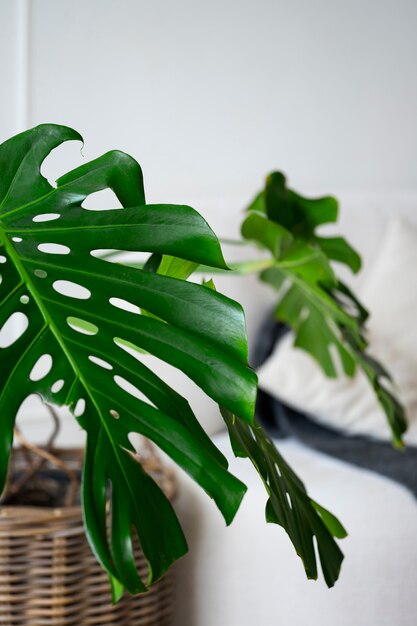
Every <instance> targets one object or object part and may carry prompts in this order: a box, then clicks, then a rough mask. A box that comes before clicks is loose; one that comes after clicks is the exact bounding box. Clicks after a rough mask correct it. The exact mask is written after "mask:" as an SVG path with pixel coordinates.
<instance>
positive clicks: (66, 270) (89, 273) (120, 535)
mask: <svg viewBox="0 0 417 626" xmlns="http://www.w3.org/2000/svg"><path fill="white" fill-rule="evenodd" d="M70 139H77V140H81V137H80V135H79V134H78V133H76V132H75V131H73V130H71V129H69V128H65V127H62V126H55V125H44V126H39V127H37V128H34V129H32V130H30V131H27V132H25V133H22V134H20V135H17V136H16V137H14V138H12V139H11V140H9V141H7V142H5V143H3V144H2V145H1V146H0V240H1V241H0V244H1V251H0V254H1V258H0V260H1V261H2V265H1V268H0V272H1V277H2V282H1V285H0V324H1V326H2V327H3V325H4V324H5V323H6V322H7V320H8V319H9V318H10V317H11V316H12V315H13V314H15V313H20V314H21V315H22V316H24V317H25V320H26V323H27V328H26V329H25V330H24V331H23V332H22V333H21V335H20V336H19V337H18V338H15V340H14V341H13V342H12V343H11V345H5V346H4V347H3V348H2V349H0V367H1V368H2V369H1V371H2V379H1V381H0V414H1V415H2V416H3V419H2V421H1V423H0V482H1V484H2V485H4V481H5V478H6V473H7V465H8V458H9V454H10V448H11V444H12V439H13V425H14V420H15V415H16V412H17V410H18V408H19V406H20V404H21V403H22V401H23V400H24V399H25V398H26V397H27V396H28V395H29V394H31V393H33V392H37V393H38V394H40V395H41V396H42V397H43V398H44V399H45V400H46V401H48V402H52V403H55V404H58V405H63V404H66V405H69V406H70V408H71V410H72V411H73V412H74V413H75V415H76V417H77V419H78V421H79V423H80V424H81V426H82V427H83V428H84V429H85V430H86V432H87V448H86V458H85V465H84V472H83V486H82V493H83V509H84V518H85V525H86V532H87V535H88V538H89V541H90V543H91V546H92V549H93V551H94V553H95V554H96V556H97V558H98V560H99V561H100V563H101V564H102V565H103V567H105V569H106V570H107V571H108V572H109V574H110V577H111V580H112V587H113V589H114V597H115V598H116V597H117V596H119V595H120V593H121V585H120V583H121V584H122V585H123V586H125V587H126V588H127V589H128V590H129V591H130V592H132V593H134V592H138V591H145V590H146V587H147V585H148V584H150V583H152V582H153V581H154V580H156V579H158V578H159V577H160V576H161V575H162V574H163V573H164V572H165V571H166V569H167V568H168V567H169V566H170V564H171V563H172V562H173V561H174V560H175V559H177V558H179V557H180V556H181V555H183V554H184V552H185V551H186V549H187V546H186V542H185V539H184V535H183V533H182V530H181V528H180V526H179V523H178V521H177V519H176V516H175V513H174V511H173V509H172V506H171V504H170V503H169V501H168V500H167V499H166V497H165V496H164V494H163V493H162V491H161V490H160V489H159V487H158V486H157V485H156V483H155V482H154V481H153V479H152V478H151V477H150V476H148V475H147V474H146V473H145V472H144V471H143V469H142V467H141V465H140V464H139V463H138V461H137V460H136V459H135V458H134V457H133V456H132V452H133V448H132V445H131V443H130V441H129V434H130V433H132V432H135V433H140V434H142V435H144V436H146V437H149V438H150V439H151V440H152V441H154V442H155V443H156V444H157V445H158V446H159V447H160V448H162V449H163V450H164V451H165V452H167V453H168V454H169V455H170V456H171V457H172V458H173V459H174V461H176V463H178V464H179V465H180V466H181V467H183V468H184V470H185V471H187V472H188V473H189V474H190V475H191V476H192V477H193V478H194V479H195V480H196V481H197V482H198V483H199V484H200V485H201V486H202V487H203V489H205V491H206V492H207V493H208V494H209V496H211V497H212V498H213V499H214V500H215V502H216V504H217V506H218V507H219V509H220V510H221V512H222V514H223V516H224V518H225V520H226V522H227V523H230V521H231V520H232V519H233V516H234V514H235V513H236V510H237V508H238V506H239V503H240V501H241V498H242V497H243V494H244V492H245V489H246V487H245V486H244V485H243V484H242V483H241V482H240V481H239V480H237V479H236V478H235V477H233V476H232V475H231V474H229V472H228V471H227V462H226V459H225V458H224V457H223V455H222V454H221V453H220V452H219V451H218V450H217V448H216V447H215V446H214V444H213V443H212V442H211V440H210V439H209V438H208V437H207V435H206V434H205V432H204V431H203V429H202V428H201V426H200V424H199V422H198V421H197V419H196V417H195V416H194V414H193V412H192V410H191V408H190V406H189V405H188V403H187V401H186V400H185V399H184V398H183V397H182V396H181V395H179V394H178V393H177V392H175V391H173V390H172V389H171V388H170V387H169V386H168V385H167V384H166V383H165V382H164V381H163V380H161V379H160V378H159V377H158V376H157V375H156V374H155V373H154V372H152V371H151V370H150V369H149V368H148V367H147V366H146V365H145V364H144V363H142V362H141V354H142V353H143V351H146V352H148V353H150V354H153V355H155V356H157V357H159V358H160V359H162V360H164V361H165V362H167V363H170V364H171V365H174V366H175V367H177V368H179V369H181V370H182V371H183V372H185V373H186V374H187V375H188V376H189V377H190V378H191V379H192V380H193V381H195V382H196V383H197V385H199V386H200V387H201V388H202V389H203V390H204V391H206V393H207V394H208V395H210V396H211V397H212V398H213V399H215V400H216V401H217V402H219V403H221V404H222V405H224V406H226V407H228V409H230V410H231V411H233V412H235V413H236V414H237V415H238V416H239V417H240V418H241V419H243V420H246V421H248V422H250V421H251V420H252V415H253V406H254V400H255V394H256V376H255V374H254V373H253V372H252V371H251V370H250V368H249V367H248V365H247V340H246V330H245V322H244V316H243V312H242V310H241V308H240V306H239V305H237V304H236V303H235V302H233V301H232V300H230V299H228V298H226V297H224V296H222V295H221V294H219V293H217V292H215V291H213V290H211V289H207V288H206V287H205V286H204V285H198V284H192V283H187V282H185V281H184V280H181V278H184V277H185V275H186V274H187V273H188V271H189V270H190V269H191V267H192V266H194V265H196V264H200V263H202V264H204V265H207V266H209V267H215V268H225V267H226V265H225V262H224V259H223V256H222V253H221V249H220V246H219V243H218V240H217V238H216V236H215V235H214V233H213V231H212V230H211V229H210V228H209V226H208V225H207V223H206V222H205V220H204V219H203V218H202V217H201V216H200V215H199V214H198V213H197V212H196V211H194V210H193V209H191V208H190V207H187V206H175V205H146V204H145V196H144V191H143V182H142V173H141V169H140V167H139V165H138V163H137V162H136V161H135V160H134V159H132V158H131V157H129V156H128V155H126V154H124V153H122V152H118V151H113V152H109V153H107V154H105V155H103V156H102V157H100V158H98V159H96V160H94V161H91V162H89V163H86V164H84V165H82V166H81V167H79V168H76V169H75V170H73V171H71V172H69V173H68V174H66V175H65V176H62V177H61V178H60V179H59V180H58V181H57V185H56V187H52V186H51V185H50V184H49V183H48V182H47V181H46V180H45V179H44V178H43V176H42V175H41V174H40V167H41V164H42V162H43V160H44V159H45V157H46V156H47V155H48V154H49V152H50V151H51V150H52V149H53V148H54V147H56V146H58V145H59V144H60V143H62V142H63V141H66V140H70ZM105 188H111V189H112V190H113V191H114V192H115V194H116V196H117V197H118V199H119V200H120V202H121V204H122V205H123V208H121V209H109V210H94V211H90V210H88V209H85V208H83V203H84V201H85V199H86V198H87V197H88V195H89V194H91V193H94V192H97V191H99V190H101V189H105ZM98 250H100V251H102V250H120V251H134V252H136V251H138V252H147V253H150V254H151V257H150V259H151V260H150V262H149V264H148V266H145V267H144V268H143V269H134V268H132V267H126V266H123V265H121V264H118V263H111V262H110V259H109V260H108V261H106V260H104V259H100V258H96V256H97V254H96V252H97V251H98ZM168 257H175V258H179V259H182V260H183V263H181V262H179V261H169V259H168ZM161 260H162V269H161V273H155V270H157V269H158V268H160V267H161ZM164 260H165V261H164ZM164 262H165V263H168V262H169V263H170V264H171V263H172V265H170V268H171V269H170V271H172V273H174V274H175V275H176V276H177V277H176V278H175V277H172V276H169V275H163V273H164V271H163V263H164ZM166 273H167V274H169V271H168V272H166ZM141 310H144V311H147V312H149V314H150V315H151V316H152V317H148V316H145V315H142V314H141ZM45 354H48V355H50V358H51V360H52V367H51V369H50V371H48V373H44V376H43V377H42V378H41V380H35V379H34V378H35V377H34V376H33V375H31V373H32V370H33V368H34V366H35V364H36V363H37V361H38V360H39V358H40V357H42V356H43V355H45ZM108 501H110V511H111V532H110V536H109V537H108V536H107V531H106V503H107V502H108ZM132 532H134V533H136V534H137V536H138V539H139V542H140V545H141V548H142V550H143V552H144V555H145V557H146V559H147V561H148V564H149V579H148V580H147V581H144V580H142V579H141V578H140V576H139V574H138V572H137V571H136V567H135V562H134V556H133V550H132Z"/></svg>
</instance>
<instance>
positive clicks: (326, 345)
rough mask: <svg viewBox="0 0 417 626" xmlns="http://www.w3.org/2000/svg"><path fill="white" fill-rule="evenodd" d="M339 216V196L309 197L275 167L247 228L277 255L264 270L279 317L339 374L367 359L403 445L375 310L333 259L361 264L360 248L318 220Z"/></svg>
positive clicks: (401, 417) (402, 422)
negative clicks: (375, 350)
mask: <svg viewBox="0 0 417 626" xmlns="http://www.w3.org/2000/svg"><path fill="white" fill-rule="evenodd" d="M337 216H338V204H337V201H336V200H335V198H333V197H323V198H318V199H314V200H311V199H308V198H303V197H302V196H300V195H299V194H297V193H295V192H294V191H292V190H291V189H289V188H288V187H287V185H286V180H285V177H284V175H283V174H281V173H280V172H274V173H272V174H270V176H268V178H267V181H266V185H265V189H264V190H263V191H262V192H261V193H259V194H258V195H257V196H256V198H255V200H254V201H253V202H252V204H251V205H250V206H249V207H248V215H247V217H246V219H245V220H244V222H243V225H242V235H243V237H244V238H245V239H247V240H252V241H254V242H256V243H257V244H258V245H261V246H262V247H264V248H266V249H267V250H269V252H270V253H271V255H272V259H271V262H270V265H269V267H267V268H265V269H263V270H262V271H261V272H260V277H261V279H262V280H263V281H265V282H266V283H268V284H269V285H271V286H272V287H273V288H274V289H275V290H277V291H278V294H279V295H278V304H277V307H276V309H275V317H276V319H277V320H279V321H281V322H283V323H285V324H287V325H288V326H290V327H291V328H292V329H293V331H294V333H295V345H296V346H297V347H299V348H302V349H303V350H305V351H306V352H308V353H309V354H310V355H311V356H312V357H313V358H314V359H316V361H317V362H318V364H319V365H320V366H321V368H322V369H323V371H324V373H325V374H326V375H327V376H329V377H333V378H334V377H337V376H338V374H339V372H340V368H342V370H343V372H344V373H345V374H346V375H348V376H353V374H354V373H355V371H356V368H357V367H360V368H361V369H362V370H363V372H364V373H365V375H366V376H367V378H368V380H369V382H370V384H371V386H372V388H373V390H374V392H375V395H376V397H377V399H378V400H379V402H380V404H381V406H382V409H383V410H384V412H385V415H386V417H387V420H388V423H389V425H390V428H391V432H392V437H393V442H394V444H395V445H397V446H401V445H402V435H403V433H404V432H405V430H406V426H407V423H406V418H405V413H404V409H403V407H402V406H401V404H400V403H399V402H398V400H397V399H396V398H395V396H394V395H393V393H392V392H391V391H390V390H389V386H390V385H389V383H390V377H389V375H388V373H387V372H386V370H385V369H384V368H382V366H381V365H380V364H379V363H378V362H377V361H376V360H375V359H373V358H372V357H370V356H369V355H368V354H367V352H366V349H367V346H368V344H367V341H366V339H365V336H364V323H365V321H366V318H367V317H368V314H367V311H366V310H365V308H364V307H363V306H362V305H361V303H360V302H359V301H358V299H357V298H356V297H355V296H354V294H353V293H352V292H351V291H350V290H349V288H348V287H347V286H346V285H345V284H343V283H342V282H341V281H340V280H339V279H338V277H337V276H336V274H335V272H334V270H333V267H332V263H331V262H332V261H337V262H339V263H343V264H345V265H346V266H348V267H349V268H350V269H351V270H352V271H353V272H357V271H359V269H360V267H361V259H360V256H359V255H358V253H357V252H356V251H355V250H354V249H353V248H352V247H351V246H350V244H349V243H348V242H347V241H346V240H345V239H343V238H342V237H322V236H318V235H317V234H316V228H317V227H318V226H322V225H323V224H327V223H329V222H335V221H336V220H337ZM277 385H279V381H277Z"/></svg>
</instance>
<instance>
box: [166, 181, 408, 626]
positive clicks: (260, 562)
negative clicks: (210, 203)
mask: <svg viewBox="0 0 417 626" xmlns="http://www.w3.org/2000/svg"><path fill="white" fill-rule="evenodd" d="M392 215H402V216H404V217H406V218H407V219H408V220H412V221H413V222H414V223H416V222H417V197H416V195H415V194H413V193H406V192H404V193H402V194H386V195H384V196H380V195H378V194H359V193H358V194H354V195H352V194H350V195H345V197H343V195H342V214H341V221H340V225H339V226H338V227H337V228H335V229H334V230H335V231H338V232H340V233H343V234H344V235H345V236H347V237H348V238H349V239H350V240H351V241H352V242H353V243H354V244H356V246H357V248H358V249H359V251H360V252H361V253H362V254H363V258H364V264H365V270H364V272H363V274H364V275H365V274H366V269H368V270H369V267H370V266H371V265H372V260H373V257H374V254H375V250H376V247H377V245H378V241H379V240H380V238H381V235H382V232H383V229H384V226H385V224H386V222H387V219H388V218H389V217H390V216H392ZM411 271H415V268H413V269H412V270H411ZM235 280H236V279H235ZM360 280H361V278H360V277H359V278H357V279H355V280H353V281H351V282H353V283H356V285H358V283H360ZM238 281H241V282H240V285H239V282H238ZM238 281H237V282H235V283H234V284H233V285H232V283H231V279H230V278H228V279H227V283H225V286H224V287H223V291H228V292H229V293H230V286H231V285H232V287H233V296H234V297H236V298H238V299H240V301H241V302H242V303H243V304H244V306H245V309H246V311H247V315H248V321H249V328H250V333H251V335H252V337H251V338H252V339H254V335H255V334H256V332H257V329H258V328H259V323H260V321H261V318H262V316H263V315H264V314H265V311H266V310H268V307H269V306H270V303H271V301H272V300H271V299H270V294H269V293H267V292H266V291H264V290H263V288H261V287H259V286H258V285H256V284H255V283H254V282H253V280H251V282H247V279H238ZM248 284H250V285H251V289H248ZM221 288H222V285H221ZM387 288H389V286H387ZM255 294H256V295H255ZM263 297H264V302H265V307H263V306H261V304H260V302H262V298H263ZM393 323H395V321H393ZM388 365H389V364H388ZM206 424H207V425H208V427H209V428H211V430H212V431H216V430H218V428H219V424H220V422H219V421H217V418H215V419H214V420H213V422H212V423H211V424H210V423H209V422H208V421H207V420H206ZM215 440H216V442H217V443H218V445H219V447H221V449H222V450H223V451H224V452H225V454H226V455H227V456H228V458H229V460H230V463H231V466H230V467H231V471H232V472H234V473H235V474H236V475H237V476H238V477H239V478H241V479H242V480H243V481H244V482H245V483H246V484H247V485H248V487H249V490H248V493H247V495H246V497H245V499H244V502H243V504H242V506H241V509H240V511H239V512H238V514H237V516H236V518H235V520H234V522H233V524H232V526H231V527H229V528H226V527H225V526H224V523H223V521H222V518H221V516H220V514H219V513H218V511H217V510H216V508H215V506H214V505H213V503H212V502H210V501H209V499H208V498H207V496H206V495H205V494H204V493H202V492H201V491H200V490H199V489H198V488H197V487H196V486H195V485H194V484H193V483H192V482H191V481H190V480H189V479H188V478H187V477H185V476H182V478H181V496H180V499H179V502H178V511H179V514H180V516H181V519H182V521H183V523H184V526H185V529H186V533H187V537H188V540H189V544H190V553H189V554H188V555H187V556H186V557H185V558H184V559H183V560H182V562H180V563H179V564H178V566H177V610H176V619H175V626H218V625H219V624H221V625H222V626H223V625H224V626H253V625H254V624H255V625H256V626H275V625H277V626H278V625H279V626H306V625H307V624H309V625H310V626H334V625H335V624H338V626H414V625H415V624H416V623H417V617H416V616H417V594H416V588H417V503H416V502H415V499H414V497H413V496H412V495H411V494H410V493H409V492H408V491H407V490H406V489H405V488H403V487H402V486H400V485H399V484H397V483H394V482H393V481H390V480H388V479H385V478H383V477H381V476H379V475H377V474H374V473H372V472H369V471H364V470H361V469H358V468H355V467H353V466H350V465H347V464H345V463H342V462H339V461H337V460H334V459H330V458H329V457H326V456H324V455H322V454H319V453H317V452H313V451H312V450H310V449H308V448H306V447H304V446H303V445H302V444H300V443H297V442H296V441H285V442H282V441H281V442H277V445H278V446H279V448H280V450H281V452H282V453H283V454H284V456H285V458H286V459H287V461H289V462H290V464H291V465H292V466H293V468H294V469H295V470H296V471H297V473H298V474H299V475H300V477H301V478H302V479H303V480H304V482H305V483H306V485H307V488H308V491H309V493H310V494H311V495H312V496H313V497H314V498H315V499H316V500H318V501H319V502H320V503H322V504H323V505H324V506H326V507H328V508H329V509H330V510H331V511H333V512H334V513H335V514H336V515H337V516H338V517H339V518H340V519H341V520H342V521H343V523H344V524H345V526H346V528H347V530H348V532H349V537H348V538H347V539H345V540H344V541H343V542H341V547H342V549H343V551H344V553H345V561H344V564H343V567H342V573H341V577H340V580H339V582H338V583H337V584H336V586H335V587H334V588H333V589H330V590H329V589H327V587H326V586H325V584H324V582H323V580H322V579H321V580H319V581H318V582H314V581H307V580H306V577H305V575H304V571H303V567H302V564H301V561H300V560H299V558H298V557H297V556H296V554H295V551H294V549H293V547H292V545H291V544H290V542H289V539H288V538H287V536H286V535H285V533H284V531H283V530H282V529H281V528H279V527H277V526H272V525H271V526H267V525H266V523H265V521H264V506H265V493H264V489H263V486H262V485H261V484H260V481H259V479H258V477H257V475H256V473H255V471H254V470H253V468H252V466H251V465H250V463H249V462H247V461H242V460H236V459H234V458H233V455H232V453H231V451H230V446H229V445H228V441H227V435H226V434H225V433H224V432H223V433H222V432H220V433H219V434H217V435H216V436H215Z"/></svg>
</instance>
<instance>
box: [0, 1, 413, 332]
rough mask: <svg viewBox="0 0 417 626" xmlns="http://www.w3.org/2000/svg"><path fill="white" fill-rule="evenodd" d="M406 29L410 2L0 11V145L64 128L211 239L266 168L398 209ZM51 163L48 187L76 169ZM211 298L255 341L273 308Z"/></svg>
mask: <svg viewBox="0 0 417 626" xmlns="http://www.w3.org/2000/svg"><path fill="white" fill-rule="evenodd" d="M416 24H417V3H416V2H415V1H414V0H395V1H394V0H379V1H376V0H351V1H350V2H347V1H346V0H316V1H312V0H292V2H284V1H283V0H211V1H210V2H198V1H196V0H177V1H176V2H169V1H168V0H165V1H163V0H152V1H149V0H88V1H87V0H59V1H57V0H0V28H1V36H0V81H1V85H2V96H1V98H0V135H1V137H0V139H2V138H6V137H7V136H8V135H10V134H12V133H14V132H15V131H17V130H19V129H22V128H25V127H27V126H32V125H35V124H37V123H40V122H58V123H64V124H69V125H71V126H74V127H75V128H77V130H79V131H80V132H81V133H82V134H83V135H84V137H85V140H86V146H85V149H84V154H85V157H86V158H90V157H93V156H97V155H98V154H99V153H100V152H102V151H105V150H108V149H110V148H120V149H123V150H126V151H128V152H130V153H131V154H132V155H134V156H135V157H136V158H137V159H138V160H139V162H140V163H141V165H142V167H143V169H144V174H145V184H146V189H147V195H148V199H149V200H150V201H171V202H185V203H190V204H192V205H193V206H195V208H197V209H198V210H200V211H201V212H202V213H203V214H204V215H205V217H206V218H207V219H208V221H209V222H210V223H211V224H212V225H213V227H214V228H215V230H216V231H217V232H218V233H219V234H220V235H231V234H236V233H237V231H238V224H239V221H240V210H241V208H242V207H243V206H244V205H245V204H246V202H247V201H248V200H249V198H250V197H251V196H252V194H253V193H254V192H255V191H256V190H257V189H258V188H259V186H260V185H261V182H262V179H263V177H264V175H265V174H266V173H267V172H268V171H270V170H271V169H278V168H279V169H283V170H285V171H286V172H287V173H288V174H289V176H290V179H291V182H292V183H293V185H294V186H295V187H297V188H299V189H304V190H315V191H320V192H332V193H339V192H340V193H342V195H343V194H345V193H346V190H348V192H350V191H354V193H355V194H358V193H359V194H360V193H362V192H365V191H366V192H372V193H373V192H375V190H379V192H380V193H381V195H385V194H386V193H388V194H390V195H391V197H393V198H395V197H396V194H397V193H404V190H406V191H407V193H408V192H411V193H412V192H413V191H414V190H417V116H416V111H417V73H416V71H415V67H416V61H417V37H416V34H417V33H416ZM58 152H59V154H57V156H56V159H55V160H53V159H50V160H49V166H48V168H47V173H48V174H49V175H50V176H54V175H57V174H58V173H59V172H60V171H62V170H64V169H66V168H67V167H71V166H73V165H76V164H77V163H78V162H79V161H80V159H81V156H80V153H79V147H77V146H71V147H68V148H65V149H62V150H59V151H58ZM346 211H348V208H346ZM221 284H222V286H223V287H224V288H227V289H228V290H229V289H230V290H229V291H228V292H229V293H230V294H231V295H234V296H236V297H239V298H240V299H241V300H242V302H243V303H244V304H245V305H246V306H247V308H248V316H249V325H250V329H251V332H252V333H253V331H254V330H255V328H256V327H257V324H258V322H259V319H260V317H261V314H262V310H263V305H262V304H261V303H262V301H265V302H267V301H268V297H269V296H268V294H267V293H266V292H264V291H260V290H259V288H257V289H255V286H254V282H253V281H252V283H251V289H248V287H247V283H244V284H242V282H241V281H240V282H239V281H231V280H230V279H228V280H227V281H223V282H222V283H221ZM263 299H264V300H263ZM252 300H255V302H256V306H251V304H253V303H252V302H251V301H252Z"/></svg>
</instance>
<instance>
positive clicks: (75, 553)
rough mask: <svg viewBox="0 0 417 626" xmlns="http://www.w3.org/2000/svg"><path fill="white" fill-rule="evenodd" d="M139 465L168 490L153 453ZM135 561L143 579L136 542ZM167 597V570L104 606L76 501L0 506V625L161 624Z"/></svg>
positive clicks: (100, 575) (167, 613)
mask: <svg viewBox="0 0 417 626" xmlns="http://www.w3.org/2000/svg"><path fill="white" fill-rule="evenodd" d="M66 455H68V452H67V453H66ZM144 465H145V467H146V466H148V467H147V469H148V470H150V471H151V473H154V475H155V477H156V478H157V480H158V482H159V483H160V484H162V487H163V488H164V490H165V492H166V493H167V495H168V496H170V497H172V496H173V493H174V490H175V483H174V478H173V476H172V474H170V473H168V472H166V470H163V469H162V468H161V466H160V465H159V463H158V462H157V461H156V460H155V458H150V459H148V460H147V461H146V462H145V463H144ZM137 563H138V567H139V570H140V572H141V574H142V575H143V576H144V577H145V578H146V573H147V567H146V562H145V559H144V558H143V556H142V554H141V553H140V550H139V547H138V546H137ZM172 599H173V598H172V579H171V576H170V575H168V576H166V577H165V578H163V579H162V580H161V581H159V582H158V583H157V584H156V585H154V586H153V587H152V588H151V590H150V591H149V592H148V593H146V594H143V595H141V596H136V597H131V596H129V595H127V594H126V595H125V596H124V597H123V598H122V599H121V601H120V602H119V603H118V604H116V605H115V606H112V604H111V601H110V588H109V582H108V578H107V575H106V574H105V573H104V572H103V571H102V569H101V568H100V566H99V565H98V563H97V561H96V560H95V558H94V556H93V554H92V552H91V549H90V547H89V545H88V543H87V540H86V538H85V534H84V528H83V523H82V517H81V509H80V507H79V506H71V507H65V508H58V509H49V508H41V507H28V506H24V507H18V506H1V507H0V624H2V625H4V626H6V625H7V626H23V625H24V626H93V625H94V626H108V625H109V626H110V625H111V626H167V625H168V624H169V623H170V618H171V614H172Z"/></svg>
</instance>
